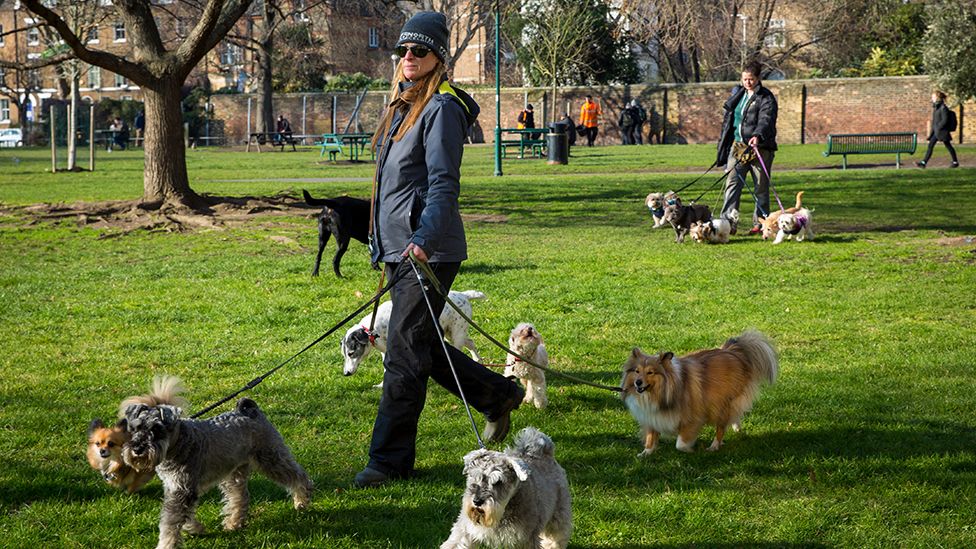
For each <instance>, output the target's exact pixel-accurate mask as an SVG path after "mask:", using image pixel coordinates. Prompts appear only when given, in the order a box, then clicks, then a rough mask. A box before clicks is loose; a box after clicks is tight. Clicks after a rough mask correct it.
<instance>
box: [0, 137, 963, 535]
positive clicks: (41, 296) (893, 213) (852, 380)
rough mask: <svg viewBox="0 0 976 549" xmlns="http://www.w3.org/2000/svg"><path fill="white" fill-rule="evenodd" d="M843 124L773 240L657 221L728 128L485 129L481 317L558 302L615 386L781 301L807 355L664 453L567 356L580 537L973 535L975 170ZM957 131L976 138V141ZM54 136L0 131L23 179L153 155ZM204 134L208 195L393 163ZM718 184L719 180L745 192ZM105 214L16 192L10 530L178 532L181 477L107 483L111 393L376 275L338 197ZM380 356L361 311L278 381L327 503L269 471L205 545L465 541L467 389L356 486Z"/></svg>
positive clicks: (232, 344) (2, 504) (569, 454)
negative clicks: (499, 134) (648, 363)
mask: <svg viewBox="0 0 976 549" xmlns="http://www.w3.org/2000/svg"><path fill="white" fill-rule="evenodd" d="M821 150H822V146H818V145H805V146H784V147H782V150H781V151H780V153H779V154H778V155H777V159H776V168H774V170H775V171H774V178H773V180H774V183H775V184H776V187H777V189H778V190H779V193H780V195H781V197H782V198H783V200H784V202H787V201H789V202H792V198H793V195H794V194H795V192H796V191H799V190H804V191H806V194H805V202H806V204H807V205H808V206H809V207H811V208H813V209H814V210H815V213H814V223H815V229H816V230H817V239H816V240H815V241H813V242H805V243H795V242H787V243H784V244H782V245H779V246H773V245H771V244H770V243H765V242H762V241H760V240H759V239H757V238H755V237H753V238H750V237H745V236H738V237H733V241H732V243H731V244H729V245H724V246H704V245H697V244H694V243H692V242H691V241H690V239H689V240H688V242H686V243H685V244H683V245H678V244H675V243H674V242H673V240H674V233H673V231H671V230H670V229H668V230H663V229H659V230H651V228H650V226H651V220H650V216H649V215H648V213H647V210H646V208H645V207H644V205H643V199H644V196H645V195H646V194H647V193H648V192H650V191H656V190H668V189H672V188H677V187H680V186H681V185H682V184H683V183H685V182H687V181H690V179H691V178H693V177H695V176H696V175H697V174H698V173H701V171H702V170H703V169H704V167H705V166H707V165H708V164H709V163H710V162H711V160H712V158H713V153H714V149H713V148H712V147H709V146H661V147H628V148H625V147H599V148H594V149H585V148H575V149H574V152H573V154H574V157H573V158H572V159H571V163H570V164H569V165H568V166H564V167H551V166H547V165H546V164H545V162H542V161H538V160H531V161H530V160H521V161H518V160H511V161H506V162H505V164H504V168H505V172H506V176H505V177H503V178H495V177H491V173H492V170H493V163H492V159H491V155H490V153H491V151H490V149H489V148H487V147H473V148H471V149H469V150H468V151H467V153H466V157H465V166H464V168H463V174H464V178H463V181H462V195H461V199H462V200H461V208H462V212H463V213H464V214H466V215H468V216H470V217H471V219H470V220H469V221H468V222H467V223H466V230H467V236H468V243H469V255H470V259H469V260H468V261H467V262H465V263H464V265H463V267H462V269H461V274H460V275H459V277H458V280H457V282H456V283H455V286H454V287H455V289H459V290H465V289H478V290H481V291H483V292H484V293H485V294H487V296H488V298H487V300H485V301H481V302H477V303H475V305H474V316H475V319H476V320H477V321H479V322H480V323H481V324H482V325H483V326H484V327H485V328H486V329H487V330H489V331H490V332H491V333H492V334H493V335H494V336H495V337H496V338H499V339H504V338H505V337H506V336H507V334H508V332H509V330H510V329H511V328H512V327H513V326H514V325H515V324H516V323H518V322H520V321H531V322H533V323H535V324H536V326H537V327H538V328H539V330H540V331H541V332H542V334H543V336H544V337H545V339H546V344H547V347H548V350H549V354H550V357H551V366H552V367H553V368H555V369H559V370H564V371H566V372H570V373H573V374H575V375H578V376H581V377H584V378H586V379H589V380H592V381H595V382H599V383H605V384H616V383H617V382H619V378H620V373H619V370H620V365H621V364H622V363H623V362H624V360H625V359H626V357H627V354H628V353H629V352H630V350H631V349H632V348H633V347H634V346H639V347H641V348H643V349H644V350H646V351H648V352H655V351H658V350H671V351H674V352H676V353H685V352H689V351H692V350H695V349H700V348H705V347H713V346H718V345H720V344H721V343H722V342H723V341H725V339H726V338H728V337H730V336H733V335H736V334H738V333H740V332H742V331H743V330H745V329H747V328H757V329H759V330H761V331H762V332H764V333H766V334H768V335H769V337H770V338H771V339H772V340H773V341H774V342H775V344H776V345H777V347H778V348H779V352H780V359H781V371H780V379H779V382H778V383H777V384H776V385H773V386H771V387H767V388H766V389H765V390H764V392H763V393H762V395H761V397H760V398H759V400H758V401H757V403H756V405H755V407H754V409H753V411H752V413H751V414H750V415H749V416H747V418H746V420H745V422H744V425H743V427H744V432H742V433H732V434H730V435H729V437H728V438H727V444H726V445H725V447H723V448H722V450H721V451H719V452H717V453H708V452H704V450H703V448H704V446H707V443H708V440H709V438H707V437H710V436H711V434H712V433H711V431H710V430H709V429H706V431H705V432H704V433H703V434H702V438H701V440H700V441H699V449H698V451H697V452H696V453H694V454H692V455H687V454H684V453H681V452H678V451H677V450H675V448H674V445H673V439H669V440H666V441H665V443H664V444H663V445H662V446H661V448H660V449H659V450H658V451H657V452H656V453H655V454H653V455H652V456H650V457H649V458H644V459H638V458H637V457H636V456H637V454H638V453H639V452H640V450H641V442H640V441H639V440H638V436H637V434H638V427H637V424H636V422H635V421H634V420H633V419H632V418H631V417H630V415H629V414H628V413H627V412H626V410H625V409H624V407H623V405H622V404H621V403H620V401H619V399H618V398H617V397H616V396H615V395H614V394H612V393H610V392H609V391H601V390H598V389H594V388H591V387H587V386H580V385H572V384H569V383H568V382H565V381H563V380H561V379H558V378H554V377H550V378H549V385H550V395H549V400H550V406H549V407H548V408H547V409H546V410H543V411H539V410H535V409H531V408H528V407H523V408H522V409H520V410H519V411H517V412H516V413H515V414H514V415H513V420H514V424H515V425H514V427H515V428H516V429H517V428H520V427H523V426H526V425H534V426H537V427H539V428H540V429H542V430H543V431H544V432H546V433H547V434H549V435H550V436H551V437H552V438H553V440H554V441H555V443H556V454H557V457H558V459H559V461H560V462H561V463H562V465H563V466H564V467H565V468H566V470H567V472H568V474H569V479H570V485H571V488H572V492H573V498H574V502H573V510H574V516H575V530H574V534H573V538H572V544H571V546H572V547H578V548H590V547H592V548H598V547H599V548H614V549H623V548H649V547H692V546H694V547H700V546H720V547H729V546H743V547H757V546H758V547H783V546H823V547H926V548H928V547H972V546H974V545H976V526H974V525H976V510H974V507H976V454H974V452H976V430H974V426H976V397H974V396H973V386H974V385H973V377H974V374H976V347H974V341H976V293H974V290H973V289H974V287H976V272H974V264H976V241H974V240H973V235H976V217H974V216H973V213H972V212H974V211H976V197H974V194H973V192H972V190H973V183H974V180H976V170H974V169H972V168H962V169H958V170H948V169H927V170H919V169H914V168H913V169H902V170H894V169H871V170H866V169H861V170H847V171H842V170H840V169H839V168H838V166H839V165H840V159H839V158H829V159H824V158H823V157H822V156H820V151H821ZM960 153H961V155H962V162H963V165H964V166H972V165H976V149H974V148H971V147H960ZM48 154H49V152H47V151H43V150H27V151H23V150H10V149H0V202H2V203H4V204H7V205H11V204H13V205H21V204H31V203H38V202H59V201H65V202H72V201H78V200H85V201H91V200H110V199H132V198H136V197H138V196H139V195H140V194H141V190H142V172H141V169H142V167H141V157H140V154H141V153H140V152H139V151H127V152H115V153H112V154H111V155H109V154H105V153H100V154H99V158H98V171H96V172H94V173H85V172H83V173H76V174H53V175H52V174H49V173H45V172H44V170H45V169H49V167H50V160H49V157H48V156H46V155H48ZM937 154H938V155H941V156H939V157H937V158H942V157H944V156H946V155H945V152H944V150H940V151H937ZM188 155H189V169H190V177H191V182H192V185H193V187H194V189H196V190H197V191H199V192H203V193H210V194H216V195H235V196H236V195H270V194H276V193H279V192H289V193H299V192H300V189H302V188H307V189H308V190H309V191H311V192H312V194H313V195H315V196H327V195H340V194H350V195H354V196H362V197H366V196H368V194H369V178H370V176H371V167H372V164H370V163H364V164H358V165H352V164H347V163H339V164H336V165H333V164H330V163H328V162H321V161H320V159H319V157H318V152H317V151H310V152H301V153H261V154H260V155H258V154H256V153H251V154H250V155H247V154H244V153H241V152H221V151H216V150H198V151H189V152H188ZM915 159H917V155H916V158H905V159H903V160H905V161H906V163H907V162H908V161H909V160H915ZM893 160H894V159H893V158H888V157H884V156H869V157H864V158H852V163H853V164H858V163H862V161H863V162H864V163H877V162H880V163H890V164H891V165H892V166H891V167H893ZM942 160H945V158H942ZM84 163H85V160H83V161H82V164H84ZM716 175H717V174H716ZM706 179H708V180H711V179H712V178H711V177H708V178H706ZM709 182H710V181H709ZM700 185H701V186H696V187H695V188H694V189H700V190H703V189H704V185H705V181H704V180H703V182H702V183H701V184H700ZM694 189H689V191H688V192H686V193H685V194H686V195H688V194H689V193H691V192H693V190H694ZM699 192H700V191H699ZM694 194H697V192H695V193H694ZM746 197H748V195H746ZM703 201H704V202H705V203H708V204H710V205H712V206H713V207H714V206H715V204H716V202H717V201H718V195H717V192H715V191H713V192H712V193H710V194H708V195H706V197H705V198H704V199H703ZM743 209H744V210H746V211H748V207H747V206H744V207H743ZM101 236H103V232H102V231H99V230H96V229H92V228H84V227H81V226H79V225H78V224H76V223H75V222H74V221H73V220H64V221H62V222H57V223H55V222H34V223H31V222H29V220H28V219H26V218H24V217H22V216H21V214H11V215H3V216H0V318H2V319H3V328H4V329H3V330H0V368H2V375H0V426H2V428H3V430H4V434H5V436H3V437H2V438H0V460H2V463H3V466H2V467H0V534H2V539H3V542H2V543H0V545H3V546H5V547H147V546H152V544H154V543H155V542H156V539H157V537H156V536H157V521H158V515H159V508H160V499H161V494H162V488H161V486H160V484H159V481H158V480H157V481H153V482H152V483H150V484H149V485H148V487H147V488H146V489H145V490H143V491H142V492H140V493H139V494H137V495H134V496H130V495H125V494H122V493H119V492H116V491H114V490H112V489H111V488H110V487H109V486H107V485H106V484H105V483H104V482H102V481H101V480H100V478H99V477H98V476H97V474H95V473H94V472H93V471H92V470H91V469H90V468H89V467H88V464H87V462H86V461H85V458H84V451H85V431H86V428H87V426H88V423H89V422H90V421H91V419H93V418H95V417H101V418H103V419H111V418H113V416H114V414H115V412H116V408H117V406H118V403H119V401H120V400H121V399H123V398H125V397H126V396H129V395H132V394H136V393H143V392H145V391H146V389H147V388H148V384H149V381H150V379H151V378H152V376H153V375H154V374H159V373H168V374H175V375H178V376H180V377H181V378H183V379H184V380H185V383H186V385H187V386H188V388H189V394H188V397H189V399H190V401H191V403H192V407H193V408H194V410H195V409H200V408H202V407H204V406H206V405H208V404H210V403H211V402H213V401H215V400H217V399H219V398H221V397H223V396H224V395H226V394H227V393H230V392H232V391H234V390H236V389H238V388H239V387H240V386H242V385H244V384H245V383H247V382H248V381H249V380H251V379H252V378H254V377H255V376H257V375H259V374H260V373H262V372H264V371H265V370H267V369H269V368H271V367H272V366H274V365H275V364H277V363H278V362H279V361H281V360H283V359H284V358H287V357H288V356H290V355H291V354H292V353H294V352H296V351H298V350H299V349H301V348H302V347H303V346H304V345H305V344H307V343H309V342H311V341H312V340H314V339H315V338H316V337H318V336H319V335H320V334H321V333H322V332H324V331H325V330H326V329H328V328H329V327H330V326H332V325H333V324H334V323H335V322H336V321H338V320H339V319H341V318H342V317H344V316H345V315H346V314H347V313H348V312H350V311H352V310H353V309H355V308H356V307H357V306H358V305H359V304H360V303H362V301H364V300H365V297H362V296H364V295H365V296H368V295H369V294H371V293H372V292H373V291H374V289H375V286H376V283H377V279H376V275H375V273H374V272H373V271H371V270H370V269H369V265H368V258H367V254H366V252H365V248H364V247H363V246H362V245H360V244H358V243H355V242H354V243H353V244H352V245H351V246H350V251H349V253H347V254H346V257H345V259H344V261H343V272H344V273H345V274H346V275H347V278H344V279H336V278H335V277H334V276H332V275H331V270H330V269H329V268H326V269H323V275H322V276H321V277H319V278H317V279H313V278H311V277H310V276H309V272H310V271H311V267H312V261H313V258H314V250H315V247H316V234H315V223H314V220H313V219H311V218H310V217H301V216H295V217H284V218H282V217H273V218H272V217H260V216H259V217H257V218H256V219H254V220H253V221H252V222H249V223H247V224H245V225H244V226H241V227H234V228H227V229H224V230H212V231H200V232H191V233H146V232H135V233H132V234H128V235H126V236H121V237H117V238H100V237H101ZM280 237H285V238H280ZM333 251H334V243H331V242H330V245H329V248H328V249H327V251H326V255H327V256H328V257H329V258H331V254H332V252H333ZM473 337H474V339H475V341H476V343H477V344H478V346H479V351H481V354H482V355H484V356H485V357H486V358H487V359H489V360H492V361H494V362H499V361H501V360H502V352H501V351H500V350H496V349H492V348H490V347H489V343H488V342H487V341H486V340H485V339H484V338H483V337H481V336H478V335H474V336H473ZM380 378H381V364H380V361H379V358H378V355H377V356H374V357H371V358H370V359H368V360H367V362H366V363H365V364H364V366H363V368H361V369H360V371H359V372H358V373H357V374H356V375H355V376H351V377H343V376H342V375H341V357H340V354H339V342H338V337H337V336H333V337H330V338H328V339H326V340H325V341H324V342H323V343H321V344H320V345H318V346H316V347H314V348H313V349H312V350H310V351H309V352H307V353H306V354H305V355H303V356H302V357H301V358H299V359H298V360H296V361H295V362H293V363H292V364H290V365H288V366H286V367H285V368H284V369H282V370H280V371H279V372H278V373H276V374H275V375H273V376H271V377H270V378H269V379H268V380H267V381H266V382H264V383H263V384H261V385H259V386H258V387H256V388H255V389H254V390H252V391H250V392H249V393H248V396H250V397H252V398H254V399H255V400H257V402H258V403H259V404H260V405H261V406H262V408H263V409H264V410H265V411H266V413H267V414H268V416H269V417H270V418H271V420H272V421H273V422H274V423H275V424H276V425H277V426H278V428H279V429H280V430H281V432H282V434H283V435H284V438H285V440H286V441H287V442H288V443H289V445H290V446H291V447H292V449H293V450H294V453H295V455H296V457H297V459H298V461H299V462H300V463H301V464H302V465H303V466H304V467H305V468H306V469H307V470H308V471H309V473H310V474H311V476H312V478H313V480H314V481H315V483H316V490H317V491H316V493H315V495H314V499H313V505H312V507H311V508H310V509H309V510H307V511H306V512H303V513H297V512H295V511H294V510H293V509H291V506H290V500H288V499H287V498H286V497H285V494H284V492H283V491H282V490H280V489H279V488H277V487H276V486H275V485H273V484H272V483H271V482H270V481H268V480H266V479H264V478H263V477H260V476H255V477H254V478H253V479H252V481H251V493H252V508H251V519H250V522H249V524H248V526H247V527H246V528H245V529H244V530H243V531H240V532H233V533H227V532H223V531H222V530H220V528H219V518H218V515H219V510H220V506H221V505H220V501H219V496H218V494H217V492H216V491H213V492H211V493H209V494H208V495H207V496H206V497H205V498H204V499H203V501H202V503H201V505H200V510H199V515H200V518H201V520H202V521H203V523H204V524H205V525H206V526H207V528H208V533H207V534H205V535H204V536H202V537H194V538H189V539H188V540H187V543H186V546H187V547H190V548H194V547H200V548H202V547H330V548H332V547H337V548H358V547H369V548H386V547H410V548H414V547H416V548H430V547H436V546H437V545H438V544H439V543H440V542H441V541H443V540H444V539H445V538H446V537H447V534H448V532H449V530H450V526H451V524H452V523H453V521H454V518H455V517H456V515H457V512H458V508H459V505H460V497H461V492H462V490H463V477H462V474H461V467H462V462H461V458H462V456H463V455H464V454H465V453H467V452H468V451H470V450H473V449H475V447H476V442H475V439H474V436H473V434H472V433H471V429H470V426H469V424H468V420H467V418H466V416H465V414H464V411H463V409H462V408H461V407H460V403H459V402H458V401H457V400H456V399H455V398H454V397H452V396H451V395H450V394H448V393H447V392H446V391H445V390H443V389H442V388H440V387H437V386H435V385H433V384H432V385H431V388H430V391H429V397H428V400H427V407H426V409H425V412H424V415H423V417H422V418H421V423H420V435H419V441H418V463H417V466H418V468H419V473H420V474H419V476H418V478H416V479H413V480H411V481H409V482H396V483H393V484H392V485H390V486H388V487H385V488H381V489H377V490H357V489H353V488H351V487H350V483H351V480H352V476H353V475H354V474H355V473H356V472H357V471H359V470H360V469H361V468H362V466H363V465H364V464H365V462H366V459H367V456H366V454H367V448H368V444H369V436H370V430H371V428H372V422H373V418H374V414H375V410H376V405H377V402H378V400H379V396H380V393H379V391H378V390H376V389H374V388H373V387H372V385H373V384H375V383H377V382H378V381H379V380H380ZM226 409H229V407H224V408H223V410H226ZM479 419H480V418H479Z"/></svg>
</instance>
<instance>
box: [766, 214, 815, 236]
mask: <svg viewBox="0 0 976 549" xmlns="http://www.w3.org/2000/svg"><path fill="white" fill-rule="evenodd" d="M776 222H777V224H778V225H779V232H777V233H776V240H773V244H779V243H780V242H782V241H783V240H787V239H790V238H793V237H796V241H797V242H803V241H804V240H806V239H808V238H809V239H810V240H813V237H814V234H813V212H811V211H810V210H808V209H806V208H800V209H799V210H797V211H796V212H794V213H784V214H783V215H781V216H779V219H778V220H777V221H776Z"/></svg>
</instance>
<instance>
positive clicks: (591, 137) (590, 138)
mask: <svg viewBox="0 0 976 549" xmlns="http://www.w3.org/2000/svg"><path fill="white" fill-rule="evenodd" d="M598 131H599V128H598V127H597V126H593V127H592V128H586V129H585V130H584V133H586V146H587V147H592V146H593V142H594V141H596V134H597V132H598Z"/></svg>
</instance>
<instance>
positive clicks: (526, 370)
mask: <svg viewBox="0 0 976 549" xmlns="http://www.w3.org/2000/svg"><path fill="white" fill-rule="evenodd" d="M508 348H509V349H510V350H512V351H515V352H516V353H518V354H519V355H520V356H524V357H525V358H527V359H529V360H531V361H532V362H534V363H536V364H538V365H540V366H545V367H547V368H548V367H549V354H548V353H546V344H545V343H543V342H542V335H540V334H539V331H538V330H536V329H535V326H533V325H532V324H529V323H528V322H523V323H521V324H519V325H518V326H516V327H515V329H514V330H512V333H511V334H510V335H509V336H508ZM503 375H504V376H505V377H509V376H515V377H517V378H518V379H519V381H521V382H522V385H524V386H525V398H524V399H522V402H526V403H532V405H533V406H535V407H536V408H539V409H542V408H545V407H546V405H547V404H549V398H548V396H547V395H546V373H545V372H544V371H542V370H540V369H539V368H536V367H535V366H533V365H531V364H528V363H526V362H525V361H523V360H521V359H519V358H518V357H515V356H512V355H511V354H509V355H507V357H506V360H505V373H504V374H503Z"/></svg>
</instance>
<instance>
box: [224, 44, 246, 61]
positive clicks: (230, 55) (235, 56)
mask: <svg viewBox="0 0 976 549" xmlns="http://www.w3.org/2000/svg"><path fill="white" fill-rule="evenodd" d="M220 64H221V65H240V64H241V47H240V46H238V45H236V44H224V47H223V48H221V50H220Z"/></svg>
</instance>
